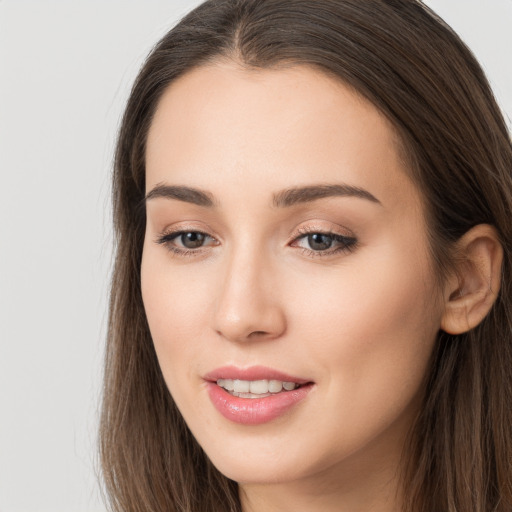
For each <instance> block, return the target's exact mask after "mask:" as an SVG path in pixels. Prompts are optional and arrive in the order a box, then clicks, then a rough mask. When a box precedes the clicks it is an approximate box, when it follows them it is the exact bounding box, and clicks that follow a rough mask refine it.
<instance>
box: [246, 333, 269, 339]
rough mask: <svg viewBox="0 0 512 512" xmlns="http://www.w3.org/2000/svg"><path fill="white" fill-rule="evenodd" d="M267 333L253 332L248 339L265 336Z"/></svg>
mask: <svg viewBox="0 0 512 512" xmlns="http://www.w3.org/2000/svg"><path fill="white" fill-rule="evenodd" d="M267 334H268V333H267V332H265V331H253V332H251V334H249V338H251V337H252V338H259V337H261V336H266V335H267Z"/></svg>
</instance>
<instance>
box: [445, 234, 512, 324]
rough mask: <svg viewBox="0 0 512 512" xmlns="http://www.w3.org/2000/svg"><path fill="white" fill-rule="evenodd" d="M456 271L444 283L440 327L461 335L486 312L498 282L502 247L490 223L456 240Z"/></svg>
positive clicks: (499, 280)
mask: <svg viewBox="0 0 512 512" xmlns="http://www.w3.org/2000/svg"><path fill="white" fill-rule="evenodd" d="M457 254H458V257H457V263H456V270H455V272H454V274H453V276H452V277H451V278H449V279H448V280H447V282H446V288H445V309H444V313H443V317H442V320H441V329H442V330H444V331H446V332H447V333H449V334H461V333H463V332H467V331H469V330H470V329H473V328H474V327H476V326H477V325H478V324H479V323H480V322H481V321H482V320H483V319H484V318H485V316H486V315H487V313H488V312H489V311H490V309H491V307H492V305H493V304H494V301H495V300H496V297H497V296H498V292H499V289H500V282H501V266H502V261H503V248H502V246H501V243H500V241H499V237H498V233H497V232H496V229H495V228H494V227H493V226H490V225H488V224H479V225H478V226H475V227H474V228H472V229H470V230H469V231H468V232H467V233H465V234H464V236H462V237H461V239H460V240H459V241H458V242H457Z"/></svg>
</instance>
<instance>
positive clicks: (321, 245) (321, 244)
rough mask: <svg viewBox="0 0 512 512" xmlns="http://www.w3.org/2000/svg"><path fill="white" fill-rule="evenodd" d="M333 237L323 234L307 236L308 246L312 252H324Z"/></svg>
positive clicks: (330, 244) (329, 246) (328, 247)
mask: <svg viewBox="0 0 512 512" xmlns="http://www.w3.org/2000/svg"><path fill="white" fill-rule="evenodd" d="M333 241H334V240H333V237H332V236H330V235H325V234H323V233H313V234H311V235H308V245H309V247H310V249H312V250H313V251H326V250H327V249H330V248H331V246H332V244H333Z"/></svg>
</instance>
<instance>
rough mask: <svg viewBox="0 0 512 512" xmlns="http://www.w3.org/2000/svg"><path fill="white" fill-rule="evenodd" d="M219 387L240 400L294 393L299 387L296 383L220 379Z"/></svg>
mask: <svg viewBox="0 0 512 512" xmlns="http://www.w3.org/2000/svg"><path fill="white" fill-rule="evenodd" d="M217 385H219V386H220V387H222V388H224V389H225V390H226V391H229V392H231V394H232V395H234V396H238V397H240V398H263V397H264V396H269V395H270V394H272V393H280V392H281V391H283V389H284V390H285V391H292V390H294V389H296V388H298V387H299V385H298V384H296V383H295V382H282V381H280V380H250V381H249V380H239V379H235V380H231V379H219V380H218V381H217Z"/></svg>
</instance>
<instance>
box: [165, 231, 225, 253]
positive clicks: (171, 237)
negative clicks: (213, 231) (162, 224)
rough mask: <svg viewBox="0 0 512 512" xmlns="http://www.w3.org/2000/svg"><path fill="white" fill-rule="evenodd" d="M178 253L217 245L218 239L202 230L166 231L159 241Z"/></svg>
mask: <svg viewBox="0 0 512 512" xmlns="http://www.w3.org/2000/svg"><path fill="white" fill-rule="evenodd" d="M156 242H157V243H158V244H161V245H165V246H166V247H167V248H168V249H169V250H171V251H173V252H176V253H178V254H190V253H193V252H197V250H198V249H201V248H203V247H207V246H212V245H217V243H218V242H217V240H215V238H213V237H212V236H210V235H207V234H206V233H203V232H201V231H174V232H171V233H164V234H163V235H161V236H160V237H159V238H158V239H157V241H156Z"/></svg>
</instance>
